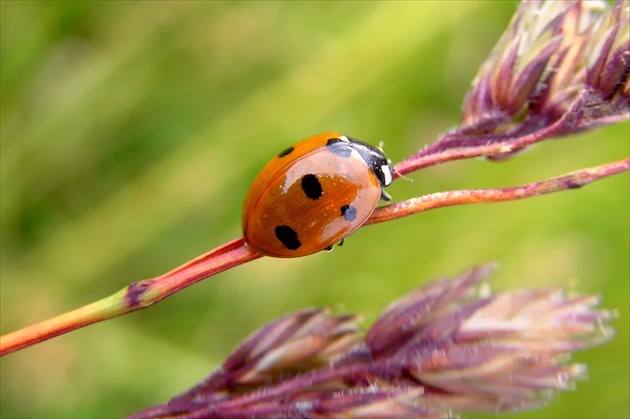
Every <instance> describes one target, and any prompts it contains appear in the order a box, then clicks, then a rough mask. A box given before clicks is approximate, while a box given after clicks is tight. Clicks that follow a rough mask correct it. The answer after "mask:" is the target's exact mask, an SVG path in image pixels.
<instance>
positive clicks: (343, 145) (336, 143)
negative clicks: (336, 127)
mask: <svg viewBox="0 0 630 419" xmlns="http://www.w3.org/2000/svg"><path fill="white" fill-rule="evenodd" d="M326 147H327V148H328V149H329V150H330V151H332V152H333V153H335V154H336V155H338V156H339V157H343V158H344V159H347V158H348V157H350V154H352V145H350V143H349V142H347V141H342V140H340V139H339V138H329V139H328V141H326Z"/></svg>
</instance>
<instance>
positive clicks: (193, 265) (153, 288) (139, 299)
mask: <svg viewBox="0 0 630 419" xmlns="http://www.w3.org/2000/svg"><path fill="white" fill-rule="evenodd" d="M261 256H262V255H260V254H258V253H256V252H254V251H253V250H251V249H250V248H249V247H247V245H245V241H244V240H243V238H239V239H236V240H233V241H231V242H229V243H227V244H225V245H223V246H220V247H217V248H216V249H214V250H211V251H209V252H207V253H204V254H203V255H201V256H199V257H197V258H195V259H193V260H191V261H190V262H187V263H185V264H183V265H182V266H180V267H179V268H177V269H174V270H172V271H170V272H168V273H166V274H164V275H161V276H159V277H156V278H153V279H148V280H144V281H139V282H135V283H133V284H130V285H129V286H127V287H125V288H123V289H122V290H120V291H118V292H117V293H115V294H113V295H111V296H109V297H106V298H104V299H102V300H99V301H97V302H94V303H92V304H89V305H86V306H84V307H81V308H79V309H76V310H73V311H70V312H68V313H65V314H62V315H60V316H57V317H53V318H50V319H47V320H44V321H42V322H39V323H36V324H34V325H31V326H28V327H25V328H24V329H20V330H18V331H15V332H13V333H9V334H7V335H5V336H2V337H1V338H0V356H2V355H6V354H8V353H11V352H13V351H16V350H18V349H21V348H24V347H27V346H31V345H34V344H35V343H38V342H42V341H44V340H47V339H50V338H53V337H55V336H59V335H62V334H64V333H68V332H70V331H72V330H75V329H79V328H81V327H84V326H87V325H89V324H92V323H97V322H100V321H103V320H106V319H110V318H112V317H116V316H120V315H122V314H126V313H129V312H131V311H135V310H139V309H141V308H144V307H148V306H150V305H152V304H155V303H157V302H158V301H160V300H162V299H164V298H166V297H168V296H169V295H171V294H173V293H175V292H177V291H179V290H180V289H182V288H185V287H187V286H189V285H192V284H194V283H196V282H198V281H200V280H202V279H204V278H207V277H209V276H212V275H215V274H217V273H219V272H223V271H225V270H226V269H230V268H232V267H234V266H237V265H240V264H242V263H246V262H249V261H251V260H254V259H257V258H259V257H261Z"/></svg>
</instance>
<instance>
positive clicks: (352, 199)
mask: <svg viewBox="0 0 630 419" xmlns="http://www.w3.org/2000/svg"><path fill="white" fill-rule="evenodd" d="M393 173H394V168H393V167H392V162H391V161H390V160H389V159H388V158H387V157H386V156H385V154H383V152H382V151H381V150H380V149H378V148H376V147H373V146H371V145H369V144H365V143H362V142H360V141H357V140H355V139H352V138H349V137H346V136H345V135H341V134H339V133H336V132H327V133H323V134H319V135H315V136H313V137H310V138H307V139H305V140H303V141H300V142H299V143H297V144H295V145H293V146H291V147H289V148H287V149H286V150H284V151H282V152H281V153H280V154H278V155H277V156H276V157H274V158H273V160H271V161H270V162H269V163H268V164H267V165H266V166H265V167H264V168H263V169H262V170H261V171H260V173H259V174H258V175H257V176H256V178H255V179H254V182H253V183H252V186H251V187H250V189H249V191H248V192H247V195H246V197H245V203H244V205H243V219H242V225H243V236H244V237H245V241H246V242H247V244H248V245H249V247H251V248H252V249H254V250H256V251H258V252H259V253H262V254H265V255H268V256H275V257H281V258H291V257H298V256H306V255H310V254H312V253H315V252H319V251H320V250H324V249H326V250H331V249H332V246H333V245H334V244H335V243H337V242H340V241H343V239H344V237H346V236H348V235H349V234H350V233H352V232H353V231H354V230H356V229H357V228H359V227H360V226H361V225H362V224H363V223H364V222H365V220H367V218H368V217H369V216H370V215H371V214H372V212H373V211H374V209H375V208H376V205H377V204H378V202H379V199H383V200H385V201H389V200H390V199H391V198H390V196H389V195H388V194H387V193H386V192H385V191H383V189H382V188H383V187H385V186H389V184H391V183H392V179H393Z"/></svg>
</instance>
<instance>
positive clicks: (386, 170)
mask: <svg viewBox="0 0 630 419" xmlns="http://www.w3.org/2000/svg"><path fill="white" fill-rule="evenodd" d="M381 171H382V172H383V176H384V177H385V183H384V186H388V185H389V184H390V183H392V180H393V179H392V172H391V170H389V165H387V164H384V165H382V166H381Z"/></svg>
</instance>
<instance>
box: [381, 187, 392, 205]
mask: <svg viewBox="0 0 630 419" xmlns="http://www.w3.org/2000/svg"><path fill="white" fill-rule="evenodd" d="M381 199H382V200H383V201H387V202H389V201H391V200H392V197H391V196H389V194H388V193H387V192H385V191H384V190H383V189H381Z"/></svg>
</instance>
